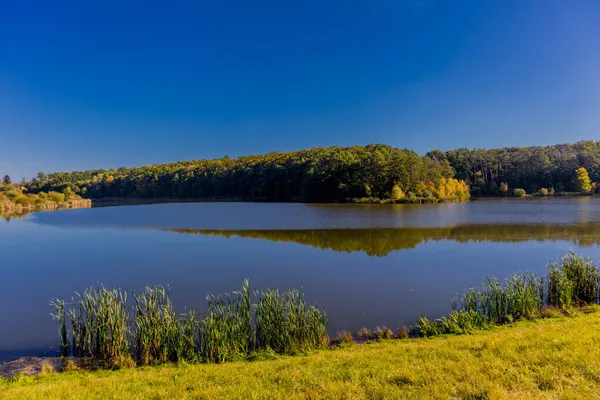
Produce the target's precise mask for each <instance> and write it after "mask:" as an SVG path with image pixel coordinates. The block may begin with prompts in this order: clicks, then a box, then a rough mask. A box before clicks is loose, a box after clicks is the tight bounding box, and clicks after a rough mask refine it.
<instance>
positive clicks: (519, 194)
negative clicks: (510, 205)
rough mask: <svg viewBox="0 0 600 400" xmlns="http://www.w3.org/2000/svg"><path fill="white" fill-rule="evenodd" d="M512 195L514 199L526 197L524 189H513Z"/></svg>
mask: <svg viewBox="0 0 600 400" xmlns="http://www.w3.org/2000/svg"><path fill="white" fill-rule="evenodd" d="M513 194H514V196H515V197H525V196H527V192H526V191H525V189H519V188H517V189H515V190H513Z"/></svg>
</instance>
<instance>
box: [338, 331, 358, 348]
mask: <svg viewBox="0 0 600 400" xmlns="http://www.w3.org/2000/svg"><path fill="white" fill-rule="evenodd" d="M335 343H336V344H338V345H350V346H351V345H353V344H354V338H353V337H352V334H351V333H350V332H348V331H341V332H340V333H339V334H338V337H337V338H336V339H335Z"/></svg>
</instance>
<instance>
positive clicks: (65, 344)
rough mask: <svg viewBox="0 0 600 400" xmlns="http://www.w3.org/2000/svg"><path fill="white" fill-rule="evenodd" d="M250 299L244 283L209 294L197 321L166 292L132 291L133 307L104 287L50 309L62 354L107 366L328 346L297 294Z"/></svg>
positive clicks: (321, 314)
mask: <svg viewBox="0 0 600 400" xmlns="http://www.w3.org/2000/svg"><path fill="white" fill-rule="evenodd" d="M255 296H256V299H257V301H256V303H255V304H253V303H252V295H251V290H250V284H249V282H248V280H245V281H244V283H243V285H242V289H241V290H239V291H234V292H232V293H228V294H223V295H217V296H208V297H207V301H208V312H207V314H206V316H205V317H204V318H202V319H200V318H199V316H198V314H197V313H196V312H195V311H194V310H189V311H187V312H186V313H184V314H182V315H177V314H176V313H175V311H174V308H173V304H172V302H171V296H170V292H169V290H168V289H166V288H164V287H162V286H156V287H148V288H146V289H144V290H142V291H140V292H136V293H134V295H133V298H134V304H130V302H129V301H128V296H127V292H126V291H123V290H121V289H114V290H108V289H106V288H104V287H103V286H100V287H97V288H93V287H92V288H89V289H87V290H86V291H85V292H83V294H82V295H79V294H78V293H77V297H76V298H74V299H73V301H72V302H71V303H65V302H64V301H63V300H53V301H52V302H51V303H50V304H51V305H52V306H53V307H54V309H55V310H56V314H52V316H53V317H54V318H55V319H56V320H57V326H58V331H59V339H60V351H61V354H62V355H63V356H66V355H69V353H71V354H72V355H73V356H75V357H85V358H89V359H92V360H94V361H99V362H102V363H105V364H106V365H108V366H111V367H121V366H126V365H132V364H137V365H158V364H162V363H166V362H179V361H185V362H197V361H203V362H222V361H226V360H230V359H235V358H239V357H247V356H248V355H250V354H251V353H252V352H256V351H263V350H273V351H275V352H276V353H280V354H281V353H291V352H293V351H296V350H306V349H312V348H315V347H318V346H320V345H321V344H322V343H324V341H325V340H326V328H327V316H326V313H325V311H321V310H320V309H318V308H317V307H315V306H309V305H308V304H307V303H306V301H304V299H303V297H302V294H301V293H300V292H299V291H298V290H288V291H286V292H284V293H279V292H278V291H277V290H274V289H267V290H265V291H260V292H256V294H255ZM67 308H68V311H67ZM67 315H68V316H69V317H70V320H71V329H70V332H69V329H68V327H67ZM71 343H72V344H71Z"/></svg>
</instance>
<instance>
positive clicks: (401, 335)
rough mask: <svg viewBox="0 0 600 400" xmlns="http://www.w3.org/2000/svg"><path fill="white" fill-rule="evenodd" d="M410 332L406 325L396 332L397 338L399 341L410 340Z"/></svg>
mask: <svg viewBox="0 0 600 400" xmlns="http://www.w3.org/2000/svg"><path fill="white" fill-rule="evenodd" d="M409 332H410V329H408V327H407V326H406V325H403V326H401V327H400V328H398V330H397V331H396V338H397V339H408V334H409Z"/></svg>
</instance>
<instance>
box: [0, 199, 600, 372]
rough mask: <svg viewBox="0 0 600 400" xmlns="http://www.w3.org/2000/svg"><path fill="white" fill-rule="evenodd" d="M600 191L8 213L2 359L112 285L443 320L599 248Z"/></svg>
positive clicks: (342, 316)
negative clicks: (79, 295)
mask: <svg viewBox="0 0 600 400" xmlns="http://www.w3.org/2000/svg"><path fill="white" fill-rule="evenodd" d="M599 243H600V199H595V198H591V197H578V198H547V199H546V198H542V199H540V198H538V199H523V200H519V199H504V200H503V199H497V200H478V201H473V202H470V203H457V204H439V205H341V204H333V205H332V204H296V203H286V204H283V203H172V204H154V205H138V206H121V207H100V208H92V209H78V210H66V211H54V212H42V213H34V214H29V215H26V216H24V217H22V218H16V219H15V218H11V219H8V220H0V298H1V300H2V301H0V321H2V323H1V324H0V361H6V360H9V359H11V358H15V357H18V356H23V355H39V354H44V353H45V354H54V353H53V350H52V348H53V347H56V344H57V341H58V334H57V332H56V327H55V323H54V321H53V320H52V319H51V317H50V315H49V313H50V312H51V311H53V310H52V309H51V308H50V307H49V305H48V303H49V301H50V300H51V299H52V298H54V297H61V298H65V299H69V298H71V296H73V294H74V292H75V291H78V292H81V291H83V290H84V289H85V288H87V287H89V286H91V285H95V284H99V283H102V284H104V285H105V286H107V287H121V288H126V289H129V290H135V289H142V288H144V287H145V286H148V285H159V284H160V285H168V286H169V287H170V288H171V291H172V298H173V302H174V304H175V306H176V308H177V309H178V310H180V311H183V310H184V308H185V307H186V306H187V307H192V308H196V309H203V308H206V300H205V298H206V295H208V294H216V293H222V292H226V291H231V290H235V289H238V288H239V287H240V286H241V284H242V281H243V280H244V278H249V279H250V284H251V286H252V287H253V288H266V287H277V288H280V289H285V288H301V289H302V290H303V291H304V294H305V297H306V299H307V300H308V301H309V302H310V303H316V304H317V305H319V306H320V307H326V308H327V310H328V314H329V315H330V328H329V332H330V334H331V335H335V334H336V332H338V331H339V330H341V329H348V330H357V329H359V328H360V327H362V326H367V327H369V328H374V327H375V326H378V325H388V326H390V327H391V328H392V329H394V330H395V329H396V328H397V327H398V326H401V325H403V324H411V323H414V322H415V321H416V319H417V318H418V317H419V315H421V314H426V315H427V316H429V317H431V318H435V317H439V316H441V315H443V314H445V313H446V312H448V311H449V310H450V308H451V300H450V298H451V296H452V295H453V294H454V293H456V292H459V291H461V290H462V289H465V288H467V287H469V286H470V285H473V284H478V283H479V282H480V281H481V279H482V278H483V277H485V276H489V275H493V276H496V277H499V278H502V277H505V276H507V275H509V274H511V273H513V272H517V271H523V270H532V271H535V272H537V273H540V274H543V273H544V271H545V269H546V264H547V263H548V262H549V261H551V260H552V259H554V258H556V257H558V256H560V252H561V251H567V250H568V249H569V248H572V249H574V250H575V251H577V252H578V253H579V254H580V255H585V256H591V257H592V258H594V259H598V256H600V249H599V248H598V244H599Z"/></svg>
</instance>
